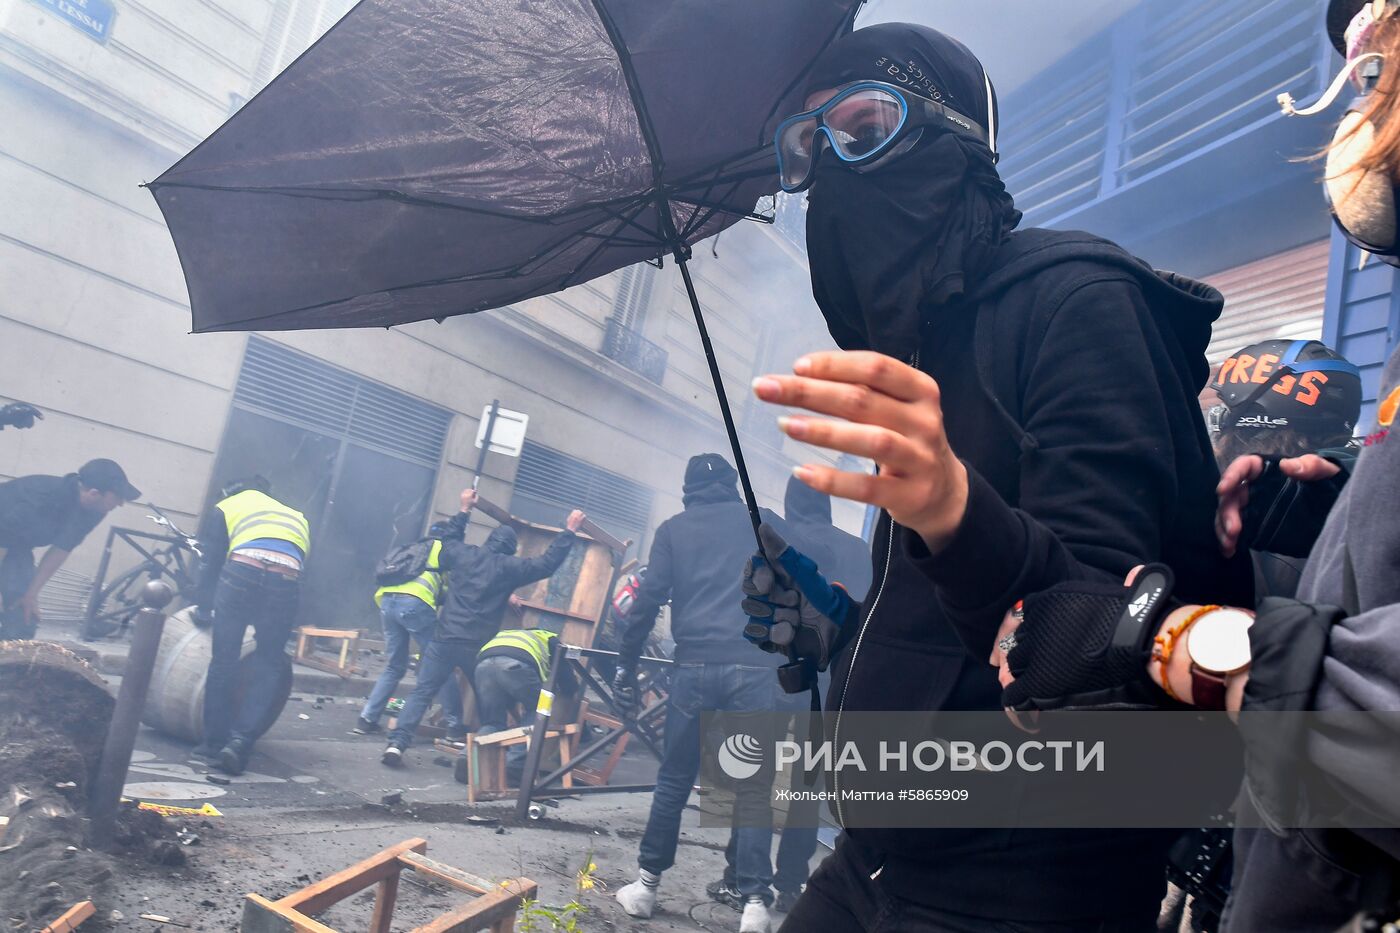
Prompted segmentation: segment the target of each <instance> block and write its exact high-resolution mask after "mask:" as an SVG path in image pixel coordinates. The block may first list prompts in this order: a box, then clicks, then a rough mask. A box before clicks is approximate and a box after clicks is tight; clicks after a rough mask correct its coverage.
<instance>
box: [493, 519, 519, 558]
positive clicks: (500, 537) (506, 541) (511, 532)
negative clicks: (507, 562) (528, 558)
mask: <svg viewBox="0 0 1400 933" xmlns="http://www.w3.org/2000/svg"><path fill="white" fill-rule="evenodd" d="M519 546H520V539H519V538H517V537H516V535H515V529H514V528H512V527H510V526H509V525H501V526H499V527H497V528H496V529H495V530H493V531H492V532H491V534H489V535H488V536H487V537H486V550H488V551H492V552H493V553H496V554H504V555H506V556H507V557H510V556H512V555H514V554H515V550H516V548H518V547H519Z"/></svg>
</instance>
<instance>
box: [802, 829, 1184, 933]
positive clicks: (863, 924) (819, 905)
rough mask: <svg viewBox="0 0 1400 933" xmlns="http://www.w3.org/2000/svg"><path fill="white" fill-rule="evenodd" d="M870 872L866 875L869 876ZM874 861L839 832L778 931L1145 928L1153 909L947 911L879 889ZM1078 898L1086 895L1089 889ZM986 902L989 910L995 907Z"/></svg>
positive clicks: (1006, 932)
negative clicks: (1080, 916) (1110, 913)
mask: <svg viewBox="0 0 1400 933" xmlns="http://www.w3.org/2000/svg"><path fill="white" fill-rule="evenodd" d="M872 874H873V875H876V877H875V878H874V879H872V878H871V877H870V876H871V875H872ZM878 876H879V866H878V864H877V865H876V866H874V868H871V867H870V866H868V865H866V864H865V863H864V862H863V861H862V860H861V859H860V858H859V857H858V856H857V854H856V852H855V847H854V846H852V845H851V843H850V841H849V840H847V839H846V837H845V836H844V835H843V836H842V837H841V838H840V840H839V841H838V842H837V844H836V851H835V852H833V853H831V855H829V856H827V859H826V861H824V862H822V863H821V865H820V866H819V867H818V868H817V870H816V871H815V872H813V873H812V877H811V879H809V880H808V882H807V890H806V891H804V892H803V894H802V897H801V898H799V899H798V901H797V906H796V907H794V908H793V910H792V912H791V913H790V914H788V916H787V920H786V921H784V923H783V925H782V928H781V929H780V930H779V933H811V931H814V930H820V931H822V933H1148V931H1151V930H1154V929H1155V928H1156V922H1155V921H1156V912H1155V911H1152V912H1150V913H1149V915H1148V916H1144V917H1140V918H1131V919H1126V918H1125V919H1121V920H1086V921H1021V920H996V919H992V918H990V917H972V916H968V915H967V914H958V913H951V912H949V911H946V910H941V909H939V908H937V907H930V906H928V905H926V904H916V903H914V902H913V901H907V900H904V899H902V898H898V897H894V896H893V895H891V894H889V893H888V892H886V891H885V890H883V889H882V887H881V885H880V881H879V877H878ZM1084 897H1085V898H1086V899H1087V898H1092V897H1093V892H1092V891H1085V892H1084ZM995 906H996V905H994V904H989V905H988V908H989V911H990V910H994V909H995Z"/></svg>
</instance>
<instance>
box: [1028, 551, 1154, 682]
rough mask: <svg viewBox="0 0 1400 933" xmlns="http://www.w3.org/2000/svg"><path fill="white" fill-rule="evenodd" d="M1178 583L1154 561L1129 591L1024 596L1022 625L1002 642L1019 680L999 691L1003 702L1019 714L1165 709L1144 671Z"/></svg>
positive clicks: (1071, 586)
mask: <svg viewBox="0 0 1400 933" xmlns="http://www.w3.org/2000/svg"><path fill="white" fill-rule="evenodd" d="M1173 582H1174V580H1173V577H1172V572H1171V570H1170V569H1169V568H1167V567H1165V566H1163V565H1162V564H1151V565H1149V566H1147V567H1144V568H1143V570H1142V572H1141V573H1139V574H1138V576H1137V579H1136V580H1135V581H1134V583H1133V585H1132V586H1126V587H1125V586H1122V585H1119V584H1116V583H1061V584H1058V585H1057V586H1053V587H1051V588H1050V589H1048V590H1045V591H1044V592H1041V593H1035V594H1033V595H1031V596H1027V597H1026V599H1025V601H1024V612H1025V619H1024V621H1022V623H1021V625H1020V627H1019V628H1018V629H1016V631H1015V632H1014V633H1013V634H1012V635H1010V636H1009V637H1008V639H1004V640H1003V641H1004V644H1003V646H1002V647H1003V648H1004V649H1008V648H1009V650H1007V655H1006V660H1007V664H1008V665H1009V667H1010V669H1011V673H1012V674H1014V675H1015V676H1016V679H1015V681H1013V682H1012V683H1011V684H1010V685H1008V686H1007V687H1006V689H1005V690H1004V691H1003V692H1002V705H1003V706H1006V707H1009V708H1011V709H1017V710H1046V709H1149V708H1158V707H1161V706H1164V705H1166V694H1164V693H1163V692H1162V691H1161V689H1160V688H1159V687H1157V685H1156V684H1154V683H1153V682H1152V679H1151V678H1150V677H1149V676H1148V674H1147V662H1148V660H1149V658H1150V657H1151V652H1152V639H1153V637H1154V636H1155V635H1156V634H1157V627H1158V624H1159V620H1160V619H1161V618H1162V617H1163V616H1164V615H1165V614H1166V613H1167V612H1169V611H1170V605H1171V604H1172V602H1173V601H1172V599H1171V591H1172V584H1173ZM1007 641H1009V642H1010V645H1009V646H1008V645H1007V644H1005V642H1007Z"/></svg>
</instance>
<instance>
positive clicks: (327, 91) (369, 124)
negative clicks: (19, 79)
mask: <svg viewBox="0 0 1400 933" xmlns="http://www.w3.org/2000/svg"><path fill="white" fill-rule="evenodd" d="M861 2H862V0H471V2H462V0H362V2H360V3H359V4H358V5H357V6H356V7H355V8H354V9H353V10H351V11H350V12H349V13H348V14H347V15H346V16H345V17H344V18H343V19H342V20H341V21H340V22H339V23H338V24H337V25H336V26H334V27H333V28H332V29H331V30H330V32H328V33H327V34H326V35H325V36H324V37H323V38H322V39H321V40H320V41H319V42H317V43H316V44H315V45H314V46H313V47H312V48H311V49H310V50H308V51H307V52H306V53H305V54H304V55H302V56H301V57H300V58H299V59H297V60H296V62H294V63H293V64H292V65H291V66H290V67H289V68H288V69H287V70H286V71H284V72H283V73H282V74H281V75H280V76H279V77H278V78H277V79H276V80H275V81H273V82H272V83H271V84H269V85H268V86H267V87H266V88H265V89H264V90H263V91H262V93H260V94H258V95H257V97H255V98H254V99H253V100H252V101H250V102H249V103H248V104H246V105H245V106H244V107H243V108H242V109H241V110H240V111H239V112H238V113H237V114H236V115H235V116H234V117H232V118H231V119H230V120H229V121H228V122H227V123H225V124H224V125H223V126H222V127H221V128H220V129H218V130H217V131H216V132H215V133H214V134H213V135H212V136H210V137H209V138H208V139H207V140H205V141H204V142H203V143H201V144H200V145H199V146H198V147H196V148H195V149H194V150H193V151H192V152H190V153H189V154H188V155H187V156H185V157H184V158H183V159H181V160H180V161H179V162H178V163H177V164H176V165H175V166H174V167H172V168H171V169H169V170H168V171H166V172H165V173H164V174H163V175H161V176H160V177H159V178H158V179H157V180H156V181H154V182H152V183H151V184H150V186H149V187H150V188H151V190H152V193H153V194H154V195H155V198H156V201H157V202H158V203H159V205H160V209H161V211H162V212H163V214H164V215H165V219H166V222H167V223H168V225H169V227H170V230H171V233H172V235H173V237H174V240H175V246H176V249H177V251H178V253H179V256H180V262H181V264H182V265H183V267H184V272H185V279H186V282H187V285H188V288H189V294H190V306H191V310H192V313H193V318H194V330H195V331H196V332H205V331H220V330H294V329H306V328H339V327H370V326H383V327H387V326H391V325H395V324H403V323H407V322H410V321H419V320H425V319H442V318H445V317H449V316H452V315H457V314H468V313H472V312H476V311H483V310H486V309H489V308H497V307H501V306H503V305H508V304H511V303H513V302H516V301H520V300H523V299H526V298H531V297H535V296H539V295H545V294H549V293H551V292H555V291H558V290H560V289H563V288H567V287H569V286H571V285H577V284H579V283H581V282H585V281H588V280H589V279H592V278H595V277H597V276H600V275H604V274H606V273H608V272H612V271H614V270H616V269H619V268H622V267H623V266H627V265H630V264H632V263H636V262H639V261H642V260H647V259H655V258H657V257H660V256H663V255H665V254H667V253H670V254H672V255H673V256H675V257H676V258H677V259H678V260H681V262H682V271H683V273H685V280H686V285H687V287H688V288H691V283H690V279H689V274H688V271H687V270H686V269H685V268H684V259H685V258H686V255H687V247H688V245H689V244H691V243H693V242H695V241H697V240H700V239H703V238H705V237H707V236H711V235H713V234H715V233H717V232H719V231H720V230H722V229H724V228H725V227H727V226H729V225H730V224H732V223H734V222H736V221H737V220H739V219H741V218H743V217H745V216H748V215H749V214H750V213H751V212H752V211H753V210H754V206H755V204H756V202H757V201H758V199H759V198H760V197H762V196H763V195H765V194H769V193H772V192H773V191H775V190H776V189H777V170H776V162H775V157H774V155H773V152H772V145H771V141H772V135H773V131H774V129H775V128H776V125H777V123H778V122H779V121H780V120H781V119H782V118H783V117H784V116H786V115H787V114H789V113H791V112H794V111H796V110H799V109H801V104H802V101H801V94H802V90H803V86H802V85H803V79H804V76H805V74H806V72H807V71H808V69H809V67H810V65H811V64H812V62H813V60H814V59H815V58H816V57H817V55H819V54H820V52H821V51H822V50H823V49H824V48H825V47H826V46H827V45H828V44H829V43H830V42H831V41H832V40H834V39H835V38H836V37H837V36H839V35H840V34H842V33H843V32H845V31H847V30H849V29H850V27H851V23H852V21H853V19H854V16H855V12H856V10H857V9H858V8H859V6H860V4H861ZM691 291H692V294H691V298H692V306H693V308H694V310H695V314H696V320H697V324H698V325H699V326H700V328H701V337H702V340H703V342H704V343H705V345H706V346H705V350H706V353H707V355H708V356H709V357H710V363H711V374H712V375H713V376H714V377H715V381H716V389H717V392H718V394H719V398H720V404H721V410H722V412H723V414H724V417H725V423H726V428H727V429H728V430H729V434H730V441H731V443H732V444H733V446H734V448H735V455H736V458H737V459H738V461H739V464H738V465H739V467H740V472H741V476H742V478H743V481H744V487H745V489H744V491H745V494H746V497H747V499H748V501H749V505H750V511H751V513H752V514H753V516H754V518H755V521H756V520H757V508H756V506H755V505H754V499H753V495H752V490H751V489H750V488H749V483H748V477H747V471H746V470H744V469H743V458H742V452H741V451H740V450H739V449H738V438H737V434H736V433H735V431H734V427H733V419H732V418H731V417H730V414H729V410H728V404H727V402H726V400H725V398H724V389H723V385H722V384H721V383H720V381H719V378H718V377H719V370H718V367H717V365H716V364H715V363H714V360H713V353H712V351H711V348H710V346H709V340H708V336H707V335H706V334H705V332H704V321H703V319H702V318H701V316H700V313H699V303H698V301H697V300H695V298H694V295H693V288H691Z"/></svg>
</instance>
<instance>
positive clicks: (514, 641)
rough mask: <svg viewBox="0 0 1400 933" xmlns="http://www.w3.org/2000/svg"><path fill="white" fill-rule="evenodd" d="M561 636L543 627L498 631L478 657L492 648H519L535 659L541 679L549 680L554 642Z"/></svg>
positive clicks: (482, 648)
mask: <svg viewBox="0 0 1400 933" xmlns="http://www.w3.org/2000/svg"><path fill="white" fill-rule="evenodd" d="M558 637H559V636H558V635H556V634H554V633H553V632H551V631H549V630H548V629H542V628H515V629H507V630H506V631H504V632H498V633H497V634H496V637H495V638H493V639H491V640H490V641H488V642H487V643H486V644H484V645H482V646H481V651H479V652H478V653H477V654H478V657H479V656H480V655H483V654H485V653H486V652H487V651H489V650H490V649H492V648H518V649H520V650H521V651H524V652H525V653H526V654H528V655H529V656H530V657H531V658H533V659H534V662H535V666H537V667H538V668H539V669H540V680H541V681H547V680H549V659H550V657H551V656H553V654H554V642H555V640H556V639H557V638H558Z"/></svg>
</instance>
